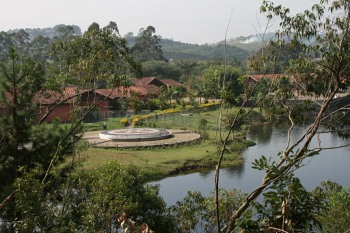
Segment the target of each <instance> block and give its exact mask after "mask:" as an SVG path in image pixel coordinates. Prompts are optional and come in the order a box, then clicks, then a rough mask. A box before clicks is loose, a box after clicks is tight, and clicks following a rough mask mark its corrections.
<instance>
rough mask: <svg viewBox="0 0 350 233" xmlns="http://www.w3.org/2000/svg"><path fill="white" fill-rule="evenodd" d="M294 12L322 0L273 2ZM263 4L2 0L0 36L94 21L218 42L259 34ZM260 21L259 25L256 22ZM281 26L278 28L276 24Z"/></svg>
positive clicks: (257, 0)
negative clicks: (14, 31) (26, 30)
mask: <svg viewBox="0 0 350 233" xmlns="http://www.w3.org/2000/svg"><path fill="white" fill-rule="evenodd" d="M272 1H273V2H275V3H276V4H277V3H278V4H283V5H284V6H287V7H289V8H290V9H291V10H292V12H300V11H302V10H303V9H306V8H310V7H311V6H312V5H313V4H315V3H317V2H319V0H272ZM261 3H262V0H59V1H58V0H0V31H7V30H8V29H16V28H44V27H52V26H55V25H57V24H68V25H72V24H74V25H78V26H79V27H81V29H82V30H83V31H85V30H86V29H87V27H88V26H89V25H90V24H91V23H93V22H96V23H98V24H99V25H100V26H102V27H103V26H105V25H107V24H108V23H109V22H110V21H114V22H116V23H117V25H118V28H119V31H120V33H121V35H125V34H126V33H128V32H133V33H134V34H137V33H138V31H139V29H140V28H142V27H143V28H146V27H147V26H148V25H152V26H154V27H155V29H156V34H157V35H160V36H162V37H163V38H171V39H173V40H175V41H182V42H187V43H198V44H204V43H215V42H218V41H221V40H223V39H224V38H225V31H226V28H227V25H228V23H229V21H230V20H229V19H230V15H231V12H233V14H232V19H231V21H230V22H231V23H230V26H229V28H228V36H227V37H228V38H234V37H237V36H248V35H251V34H256V33H257V30H259V23H258V21H259V22H260V24H261V25H262V26H263V25H264V24H265V23H264V21H263V17H262V16H259V8H260V5H261ZM257 17H258V18H259V20H258V19H257ZM276 24H277V23H276Z"/></svg>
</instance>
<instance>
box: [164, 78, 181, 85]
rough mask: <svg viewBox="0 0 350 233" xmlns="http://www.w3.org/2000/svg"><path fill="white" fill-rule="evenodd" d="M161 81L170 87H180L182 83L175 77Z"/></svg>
mask: <svg viewBox="0 0 350 233" xmlns="http://www.w3.org/2000/svg"><path fill="white" fill-rule="evenodd" d="M160 81H161V82H162V83H164V84H165V85H167V86H169V87H178V86H181V85H182V84H181V83H179V82H177V81H175V80H174V79H170V78H167V79H161V80H160Z"/></svg>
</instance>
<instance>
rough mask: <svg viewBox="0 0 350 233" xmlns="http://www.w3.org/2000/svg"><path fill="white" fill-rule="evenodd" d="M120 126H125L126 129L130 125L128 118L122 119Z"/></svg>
mask: <svg viewBox="0 0 350 233" xmlns="http://www.w3.org/2000/svg"><path fill="white" fill-rule="evenodd" d="M120 124H121V125H122V126H124V127H126V126H127V125H128V124H129V120H128V118H125V117H124V118H122V119H120Z"/></svg>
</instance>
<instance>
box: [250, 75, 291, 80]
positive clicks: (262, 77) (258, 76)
mask: <svg viewBox="0 0 350 233" xmlns="http://www.w3.org/2000/svg"><path fill="white" fill-rule="evenodd" d="M283 76H286V75H285V74H251V75H249V77H250V78H251V79H253V80H254V81H256V82H260V80H261V79H268V80H273V79H276V78H277V77H283Z"/></svg>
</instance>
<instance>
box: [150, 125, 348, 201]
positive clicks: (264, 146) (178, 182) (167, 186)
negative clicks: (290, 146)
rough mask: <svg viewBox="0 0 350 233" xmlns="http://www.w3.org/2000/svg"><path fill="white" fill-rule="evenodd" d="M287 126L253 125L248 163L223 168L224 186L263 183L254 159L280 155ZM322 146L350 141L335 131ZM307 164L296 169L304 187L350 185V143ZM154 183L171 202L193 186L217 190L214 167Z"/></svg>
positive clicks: (296, 130)
mask: <svg viewBox="0 0 350 233" xmlns="http://www.w3.org/2000/svg"><path fill="white" fill-rule="evenodd" d="M305 130H306V127H295V128H294V130H293V131H292V134H291V141H292V142H293V141H296V140H297V139H299V137H300V136H301V135H302V134H303V132H304V131H305ZM287 132H288V127H287V126H285V125H284V126H271V125H261V126H253V127H251V128H250V130H249V133H248V135H247V138H248V139H250V140H252V141H254V142H256V145H255V146H252V147H249V148H247V149H246V150H245V151H244V154H243V155H244V158H245V163H244V164H243V165H241V166H239V167H229V168H224V169H222V170H221V172H220V187H222V188H225V189H232V188H236V189H241V190H243V191H245V192H251V191H252V190H254V188H256V187H257V185H259V184H260V183H261V180H262V177H263V174H264V173H263V172H262V171H258V170H255V169H252V168H251V166H252V162H253V161H254V160H255V159H257V158H259V157H260V156H261V155H264V156H265V157H271V158H272V159H274V158H275V159H276V158H277V154H278V152H279V151H281V150H283V149H284V148H285V147H286V142H287ZM320 139H321V145H322V147H330V146H340V145H343V144H346V143H349V142H350V141H349V140H343V139H342V138H340V137H338V136H337V135H335V134H330V133H327V134H322V135H321V138H320ZM304 164H305V166H303V167H301V168H300V169H299V170H297V171H296V173H295V174H296V176H297V177H299V178H300V180H301V182H302V184H303V185H304V187H305V188H306V189H308V190H310V191H311V190H312V189H313V188H315V187H316V186H318V185H320V184H321V182H322V181H325V180H331V181H334V182H337V183H338V184H340V185H343V186H346V187H349V188H350V176H349V175H350V170H349V168H350V147H344V148H339V149H334V150H325V151H322V152H321V153H320V154H319V155H317V156H316V157H313V158H310V159H308V160H306V161H305V163H304ZM153 184H160V195H161V196H162V197H163V198H164V201H165V202H166V203H167V204H168V205H173V204H175V203H176V201H180V200H182V199H183V198H184V197H185V196H186V194H187V192H188V191H189V190H191V191H199V192H201V193H202V195H204V196H207V195H209V194H210V193H211V192H213V191H214V170H212V171H205V172H196V173H191V174H187V175H179V176H176V177H169V178H165V179H162V180H160V181H157V182H153Z"/></svg>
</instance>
